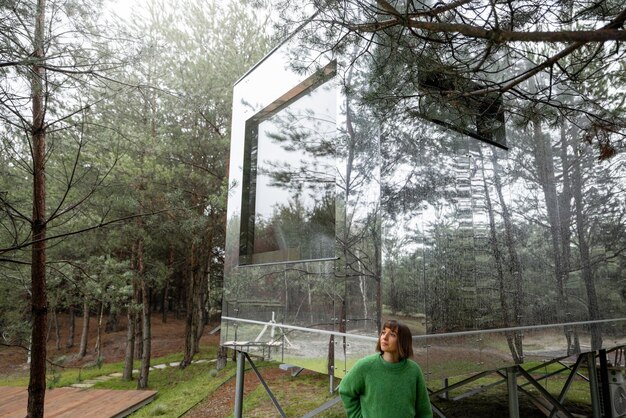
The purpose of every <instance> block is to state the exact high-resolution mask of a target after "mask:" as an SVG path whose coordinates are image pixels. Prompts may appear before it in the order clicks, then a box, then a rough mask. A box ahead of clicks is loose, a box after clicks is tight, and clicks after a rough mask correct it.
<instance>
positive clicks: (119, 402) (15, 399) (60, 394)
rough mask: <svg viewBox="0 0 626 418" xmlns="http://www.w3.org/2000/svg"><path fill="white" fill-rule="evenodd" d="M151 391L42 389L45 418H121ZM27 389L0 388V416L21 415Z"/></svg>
mask: <svg viewBox="0 0 626 418" xmlns="http://www.w3.org/2000/svg"><path fill="white" fill-rule="evenodd" d="M156 393H157V392H156V391H154V390H110V389H77V388H58V389H49V390H47V391H46V404H45V411H44V413H45V417H46V418H53V417H55V418H56V417H68V418H69V417H90V418H111V417H125V416H126V415H128V414H130V413H132V412H133V411H136V410H137V409H139V408H141V407H142V406H144V405H146V404H147V403H150V402H152V400H153V399H154V397H155V396H156ZM27 400H28V389H26V388H14V387H0V417H2V418H9V417H10V418H13V417H15V418H24V417H25V416H26V404H27Z"/></svg>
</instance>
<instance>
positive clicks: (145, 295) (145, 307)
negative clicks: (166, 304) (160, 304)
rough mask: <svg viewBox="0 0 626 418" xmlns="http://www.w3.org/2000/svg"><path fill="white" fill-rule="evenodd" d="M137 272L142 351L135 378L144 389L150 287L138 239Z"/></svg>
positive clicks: (147, 363) (147, 355)
mask: <svg viewBox="0 0 626 418" xmlns="http://www.w3.org/2000/svg"><path fill="white" fill-rule="evenodd" d="M137 274H138V276H139V277H140V281H141V282H140V283H141V305H142V309H141V314H140V316H141V328H142V332H141V334H142V344H141V348H142V352H141V367H140V369H139V379H137V389H146V388H147V387H148V378H149V375H150V350H151V328H150V313H151V312H150V289H149V288H148V283H147V278H146V276H145V267H144V248H143V241H142V240H141V239H140V240H139V242H138V246H137Z"/></svg>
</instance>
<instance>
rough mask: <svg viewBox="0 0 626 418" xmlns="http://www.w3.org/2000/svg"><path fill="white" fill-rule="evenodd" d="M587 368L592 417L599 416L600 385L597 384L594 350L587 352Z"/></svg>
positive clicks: (600, 412)
mask: <svg viewBox="0 0 626 418" xmlns="http://www.w3.org/2000/svg"><path fill="white" fill-rule="evenodd" d="M587 368H588V369H589V391H590V392H591V408H592V415H591V416H592V417H593V418H601V417H602V411H601V409H600V387H599V386H600V385H599V384H598V383H599V382H598V370H597V369H596V352H595V351H593V352H591V353H587Z"/></svg>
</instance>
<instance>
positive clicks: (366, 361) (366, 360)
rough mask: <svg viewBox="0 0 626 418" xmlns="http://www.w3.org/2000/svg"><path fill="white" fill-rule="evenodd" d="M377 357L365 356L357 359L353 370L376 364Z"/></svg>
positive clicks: (375, 355)
mask: <svg viewBox="0 0 626 418" xmlns="http://www.w3.org/2000/svg"><path fill="white" fill-rule="evenodd" d="M379 357H380V354H379V353H376V354H370V355H369V356H365V357H363V358H361V359H359V360H358V361H357V362H356V363H354V368H367V367H369V366H371V365H372V364H374V363H376V361H378V358H379Z"/></svg>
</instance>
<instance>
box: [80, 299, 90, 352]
mask: <svg viewBox="0 0 626 418" xmlns="http://www.w3.org/2000/svg"><path fill="white" fill-rule="evenodd" d="M88 340H89V303H88V302H87V297H86V296H85V301H84V302H83V330H82V333H81V335H80V349H79V351H78V357H80V358H83V357H85V355H86V354H87V342H88Z"/></svg>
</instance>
